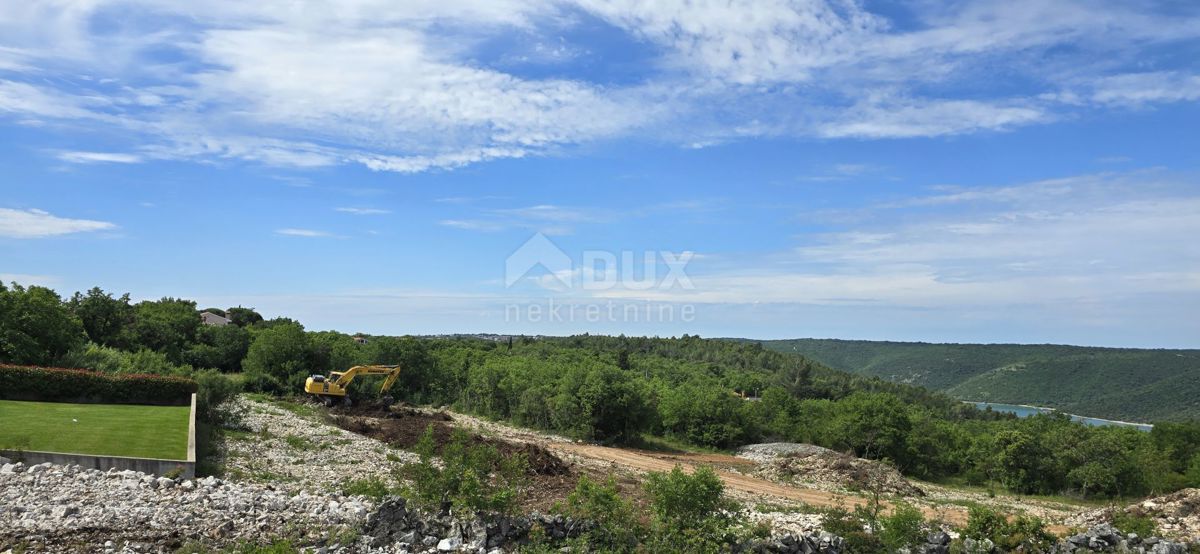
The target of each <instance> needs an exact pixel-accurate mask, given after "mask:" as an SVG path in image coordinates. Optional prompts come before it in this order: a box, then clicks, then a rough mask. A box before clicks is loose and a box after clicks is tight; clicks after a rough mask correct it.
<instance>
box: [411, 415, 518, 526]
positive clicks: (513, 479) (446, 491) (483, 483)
mask: <svg viewBox="0 0 1200 554" xmlns="http://www.w3.org/2000/svg"><path fill="white" fill-rule="evenodd" d="M413 451H414V452H416V453H417V455H418V456H419V457H420V460H419V461H418V462H416V463H413V464H407V465H404V466H402V467H401V468H400V476H401V477H403V478H407V479H408V480H410V481H411V485H409V486H408V487H406V488H405V492H406V494H407V495H408V496H409V497H411V499H412V500H413V502H415V503H416V504H417V505H418V506H421V507H423V508H425V509H427V510H431V511H439V512H446V511H449V509H450V508H456V509H458V510H463V511H469V512H471V511H477V510H483V511H491V512H502V513H506V512H509V511H511V510H512V509H513V507H514V506H516V503H517V500H518V498H519V496H520V494H521V493H522V487H523V486H524V477H525V470H526V469H527V468H528V465H529V464H528V462H527V461H526V460H525V456H524V455H516V456H501V455H500V453H499V452H498V451H497V450H496V447H494V446H491V445H486V444H476V445H472V444H471V437H470V435H468V434H467V432H466V431H463V430H462V429H455V430H454V433H452V434H451V436H450V441H449V442H448V443H447V444H446V445H445V446H444V447H443V448H442V452H441V459H442V464H441V467H438V465H436V464H435V463H434V456H435V454H436V453H437V446H436V445H435V444H434V440H433V426H432V425H431V426H429V427H428V428H426V429H425V434H424V435H422V436H421V440H420V441H418V442H417V444H416V447H415V448H414V449H413Z"/></svg>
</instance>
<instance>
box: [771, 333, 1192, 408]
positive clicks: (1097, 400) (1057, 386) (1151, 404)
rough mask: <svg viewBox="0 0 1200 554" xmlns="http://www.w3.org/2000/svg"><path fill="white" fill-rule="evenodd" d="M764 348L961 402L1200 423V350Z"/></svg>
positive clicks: (809, 342)
mask: <svg viewBox="0 0 1200 554" xmlns="http://www.w3.org/2000/svg"><path fill="white" fill-rule="evenodd" d="M762 344H763V345H764V346H766V347H767V348H770V349H772V350H776V351H779V352H789V353H796V354H800V355H803V356H805V357H807V358H809V359H812V360H815V361H818V362H820V363H822V364H825V365H828V366H830V367H833V368H837V369H841V370H844V371H849V372H852V373H856V374H859V375H864V376H870V377H879V378H881V379H886V380H888V381H893V382H898V383H907V384H913V385H919V386H923V387H927V388H930V389H933V390H938V391H942V392H945V393H946V394H949V395H950V396H953V397H955V398H959V399H962V400H974V401H985V402H1001V403H1008V404H1031V405H1036V406H1047V407H1052V408H1058V409H1060V410H1062V411H1065V412H1069V413H1074V414H1080V415H1086V416H1091V417H1100V418H1106V419H1116V420H1122V421H1139V422H1149V421H1158V420H1163V421H1180V420H1185V419H1200V350H1166V349H1153V350H1151V349H1137V348H1099V347H1087V346H1061V345H1052V344H931V343H923V342H885V341H861V340H836V339H792V340H774V341H762Z"/></svg>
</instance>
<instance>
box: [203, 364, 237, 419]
mask: <svg viewBox="0 0 1200 554" xmlns="http://www.w3.org/2000/svg"><path fill="white" fill-rule="evenodd" d="M196 385H197V391H196V417H198V418H200V420H201V421H204V422H206V423H211V424H213V425H217V426H220V427H235V426H237V424H238V422H239V420H240V419H241V418H240V414H238V413H237V412H235V411H233V409H232V406H231V405H230V404H229V401H230V400H233V398H234V397H235V396H237V393H238V392H239V391H240V390H241V387H239V386H238V384H237V383H235V382H233V380H232V379H230V378H228V377H226V376H224V375H222V374H221V373H219V372H217V371H216V370H211V369H210V370H206V371H201V372H199V373H197V374H196Z"/></svg>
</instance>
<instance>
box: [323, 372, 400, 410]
mask: <svg viewBox="0 0 1200 554" xmlns="http://www.w3.org/2000/svg"><path fill="white" fill-rule="evenodd" d="M359 375H385V376H386V378H384V380H383V385H382V386H381V387H380V388H379V392H380V394H383V393H386V392H387V391H388V390H389V389H391V388H392V385H394V384H395V383H396V379H397V378H398V377H400V366H398V365H356V366H354V367H352V368H350V369H347V370H346V371H334V372H332V373H330V374H329V376H328V377H326V376H324V375H312V376H310V377H309V378H308V379H307V380H305V381H304V392H306V393H308V394H312V395H316V396H317V397H318V398H320V399H321V400H322V401H323V402H324V403H325V405H326V406H332V405H334V404H337V403H339V402H340V403H341V404H342V405H344V406H349V405H350V404H351V400H350V395H349V394H348V392H349V391H348V390H347V389H349V388H350V383H351V382H353V381H354V379H355V378H356V377H358V376H359ZM383 400H384V403H386V404H391V403H392V402H391V400H392V399H391V397H389V396H384V397H383Z"/></svg>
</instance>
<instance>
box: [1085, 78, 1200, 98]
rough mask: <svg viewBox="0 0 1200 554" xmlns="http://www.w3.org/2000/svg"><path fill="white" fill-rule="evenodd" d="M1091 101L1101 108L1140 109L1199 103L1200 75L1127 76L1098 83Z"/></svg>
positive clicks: (1095, 84) (1095, 85)
mask: <svg viewBox="0 0 1200 554" xmlns="http://www.w3.org/2000/svg"><path fill="white" fill-rule="evenodd" d="M1093 86H1094V87H1095V91H1094V92H1093V93H1092V99H1093V100H1094V101H1096V102H1099V103H1101V104H1118V105H1129V106H1141V105H1144V104H1150V103H1160V102H1183V101H1193V100H1200V75H1189V74H1186V73H1180V72H1175V71H1156V72H1150V73H1127V74H1123V75H1113V76H1110V77H1104V78H1101V79H1098V80H1097V81H1096V82H1095V83H1094V85H1093Z"/></svg>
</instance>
